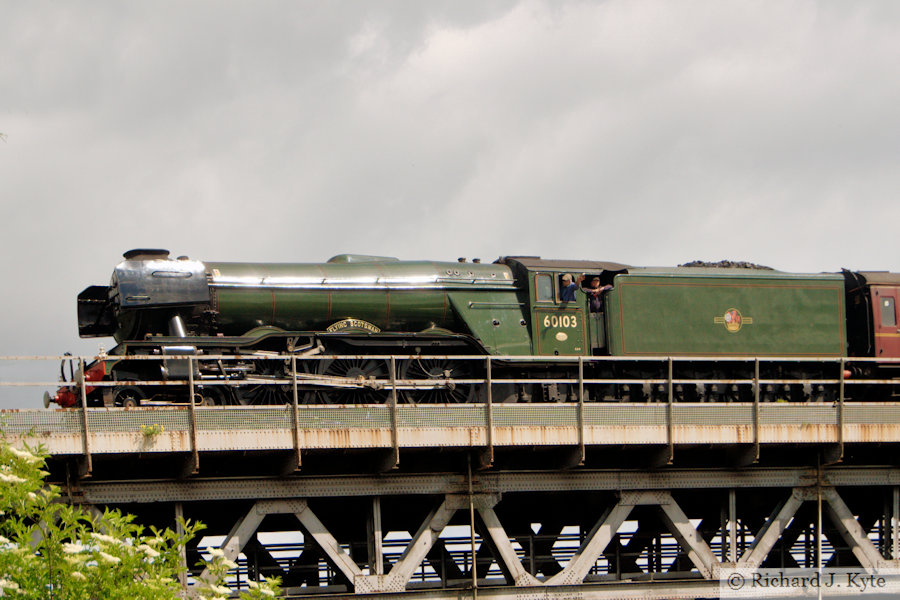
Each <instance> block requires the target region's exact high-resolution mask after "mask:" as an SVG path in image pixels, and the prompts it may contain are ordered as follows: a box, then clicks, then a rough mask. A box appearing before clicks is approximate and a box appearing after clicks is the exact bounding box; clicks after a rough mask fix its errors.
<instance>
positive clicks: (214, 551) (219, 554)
mask: <svg viewBox="0 0 900 600" xmlns="http://www.w3.org/2000/svg"><path fill="white" fill-rule="evenodd" d="M209 553H210V554H211V555H213V556H215V557H216V558H222V557H223V556H225V551H224V550H222V549H221V548H210V549H209Z"/></svg>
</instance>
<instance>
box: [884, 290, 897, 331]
mask: <svg viewBox="0 0 900 600" xmlns="http://www.w3.org/2000/svg"><path fill="white" fill-rule="evenodd" d="M881 326H882V327H896V326H897V313H896V312H895V309H894V299H893V298H891V297H886V298H882V299H881Z"/></svg>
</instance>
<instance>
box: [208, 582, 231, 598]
mask: <svg viewBox="0 0 900 600" xmlns="http://www.w3.org/2000/svg"><path fill="white" fill-rule="evenodd" d="M209 589H211V590H212V591H214V592H215V593H217V594H225V595H226V596H230V595H231V588H230V587H228V586H225V585H210V586H209Z"/></svg>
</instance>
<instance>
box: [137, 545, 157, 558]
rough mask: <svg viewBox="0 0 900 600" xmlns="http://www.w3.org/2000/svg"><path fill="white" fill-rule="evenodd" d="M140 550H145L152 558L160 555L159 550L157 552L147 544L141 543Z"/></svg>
mask: <svg viewBox="0 0 900 600" xmlns="http://www.w3.org/2000/svg"><path fill="white" fill-rule="evenodd" d="M138 550H143V551H144V554H146V555H147V556H149V557H150V558H156V557H157V556H159V552H157V551H156V550H154V549H153V548H151V547H150V546H148V545H147V544H141V545H140V546H138Z"/></svg>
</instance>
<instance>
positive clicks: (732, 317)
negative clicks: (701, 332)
mask: <svg viewBox="0 0 900 600" xmlns="http://www.w3.org/2000/svg"><path fill="white" fill-rule="evenodd" d="M714 321H715V322H716V323H718V324H722V325H725V329H726V331H728V333H737V332H738V331H740V330H741V327H743V326H744V325H750V324H751V323H753V317H745V316H744V315H742V314H741V311H739V310H738V309H736V308H729V309H728V310H726V311H725V314H724V315H722V316H721V317H716V318H715V319H714Z"/></svg>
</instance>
